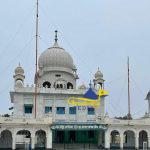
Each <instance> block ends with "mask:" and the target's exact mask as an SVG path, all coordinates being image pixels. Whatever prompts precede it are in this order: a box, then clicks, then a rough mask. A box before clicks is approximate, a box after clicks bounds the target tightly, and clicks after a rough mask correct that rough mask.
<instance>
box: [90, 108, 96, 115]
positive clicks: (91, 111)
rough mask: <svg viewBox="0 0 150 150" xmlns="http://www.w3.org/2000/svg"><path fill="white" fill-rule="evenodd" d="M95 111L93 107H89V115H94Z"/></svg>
mask: <svg viewBox="0 0 150 150" xmlns="http://www.w3.org/2000/svg"><path fill="white" fill-rule="evenodd" d="M94 114H95V109H94V108H93V107H88V115H94Z"/></svg>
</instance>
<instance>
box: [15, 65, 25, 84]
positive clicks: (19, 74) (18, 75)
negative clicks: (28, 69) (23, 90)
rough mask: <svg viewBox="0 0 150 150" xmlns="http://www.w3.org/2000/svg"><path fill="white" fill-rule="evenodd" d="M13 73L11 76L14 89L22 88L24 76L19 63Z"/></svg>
mask: <svg viewBox="0 0 150 150" xmlns="http://www.w3.org/2000/svg"><path fill="white" fill-rule="evenodd" d="M14 73H15V74H14V76H13V78H14V81H15V84H14V86H15V87H23V86H24V79H25V75H24V70H23V68H22V67H21V66H20V63H19V66H18V67H17V68H16V69H15V71H14Z"/></svg>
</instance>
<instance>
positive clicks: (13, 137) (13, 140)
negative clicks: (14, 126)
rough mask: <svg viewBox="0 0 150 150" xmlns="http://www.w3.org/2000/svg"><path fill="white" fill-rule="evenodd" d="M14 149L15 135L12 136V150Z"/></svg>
mask: <svg viewBox="0 0 150 150" xmlns="http://www.w3.org/2000/svg"><path fill="white" fill-rule="evenodd" d="M15 149H16V134H15V133H13V134H12V150H15Z"/></svg>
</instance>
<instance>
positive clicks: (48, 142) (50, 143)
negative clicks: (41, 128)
mask: <svg viewBox="0 0 150 150" xmlns="http://www.w3.org/2000/svg"><path fill="white" fill-rule="evenodd" d="M46 139H47V141H46V148H47V149H51V148H52V130H50V129H49V131H48V132H47V135H46Z"/></svg>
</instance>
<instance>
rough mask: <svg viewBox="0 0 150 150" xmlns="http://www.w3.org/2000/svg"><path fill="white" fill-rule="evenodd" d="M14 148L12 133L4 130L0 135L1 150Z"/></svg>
mask: <svg viewBox="0 0 150 150" xmlns="http://www.w3.org/2000/svg"><path fill="white" fill-rule="evenodd" d="M11 148H12V133H11V132H10V131H9V130H4V131H2V132H1V135H0V149H11Z"/></svg>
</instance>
